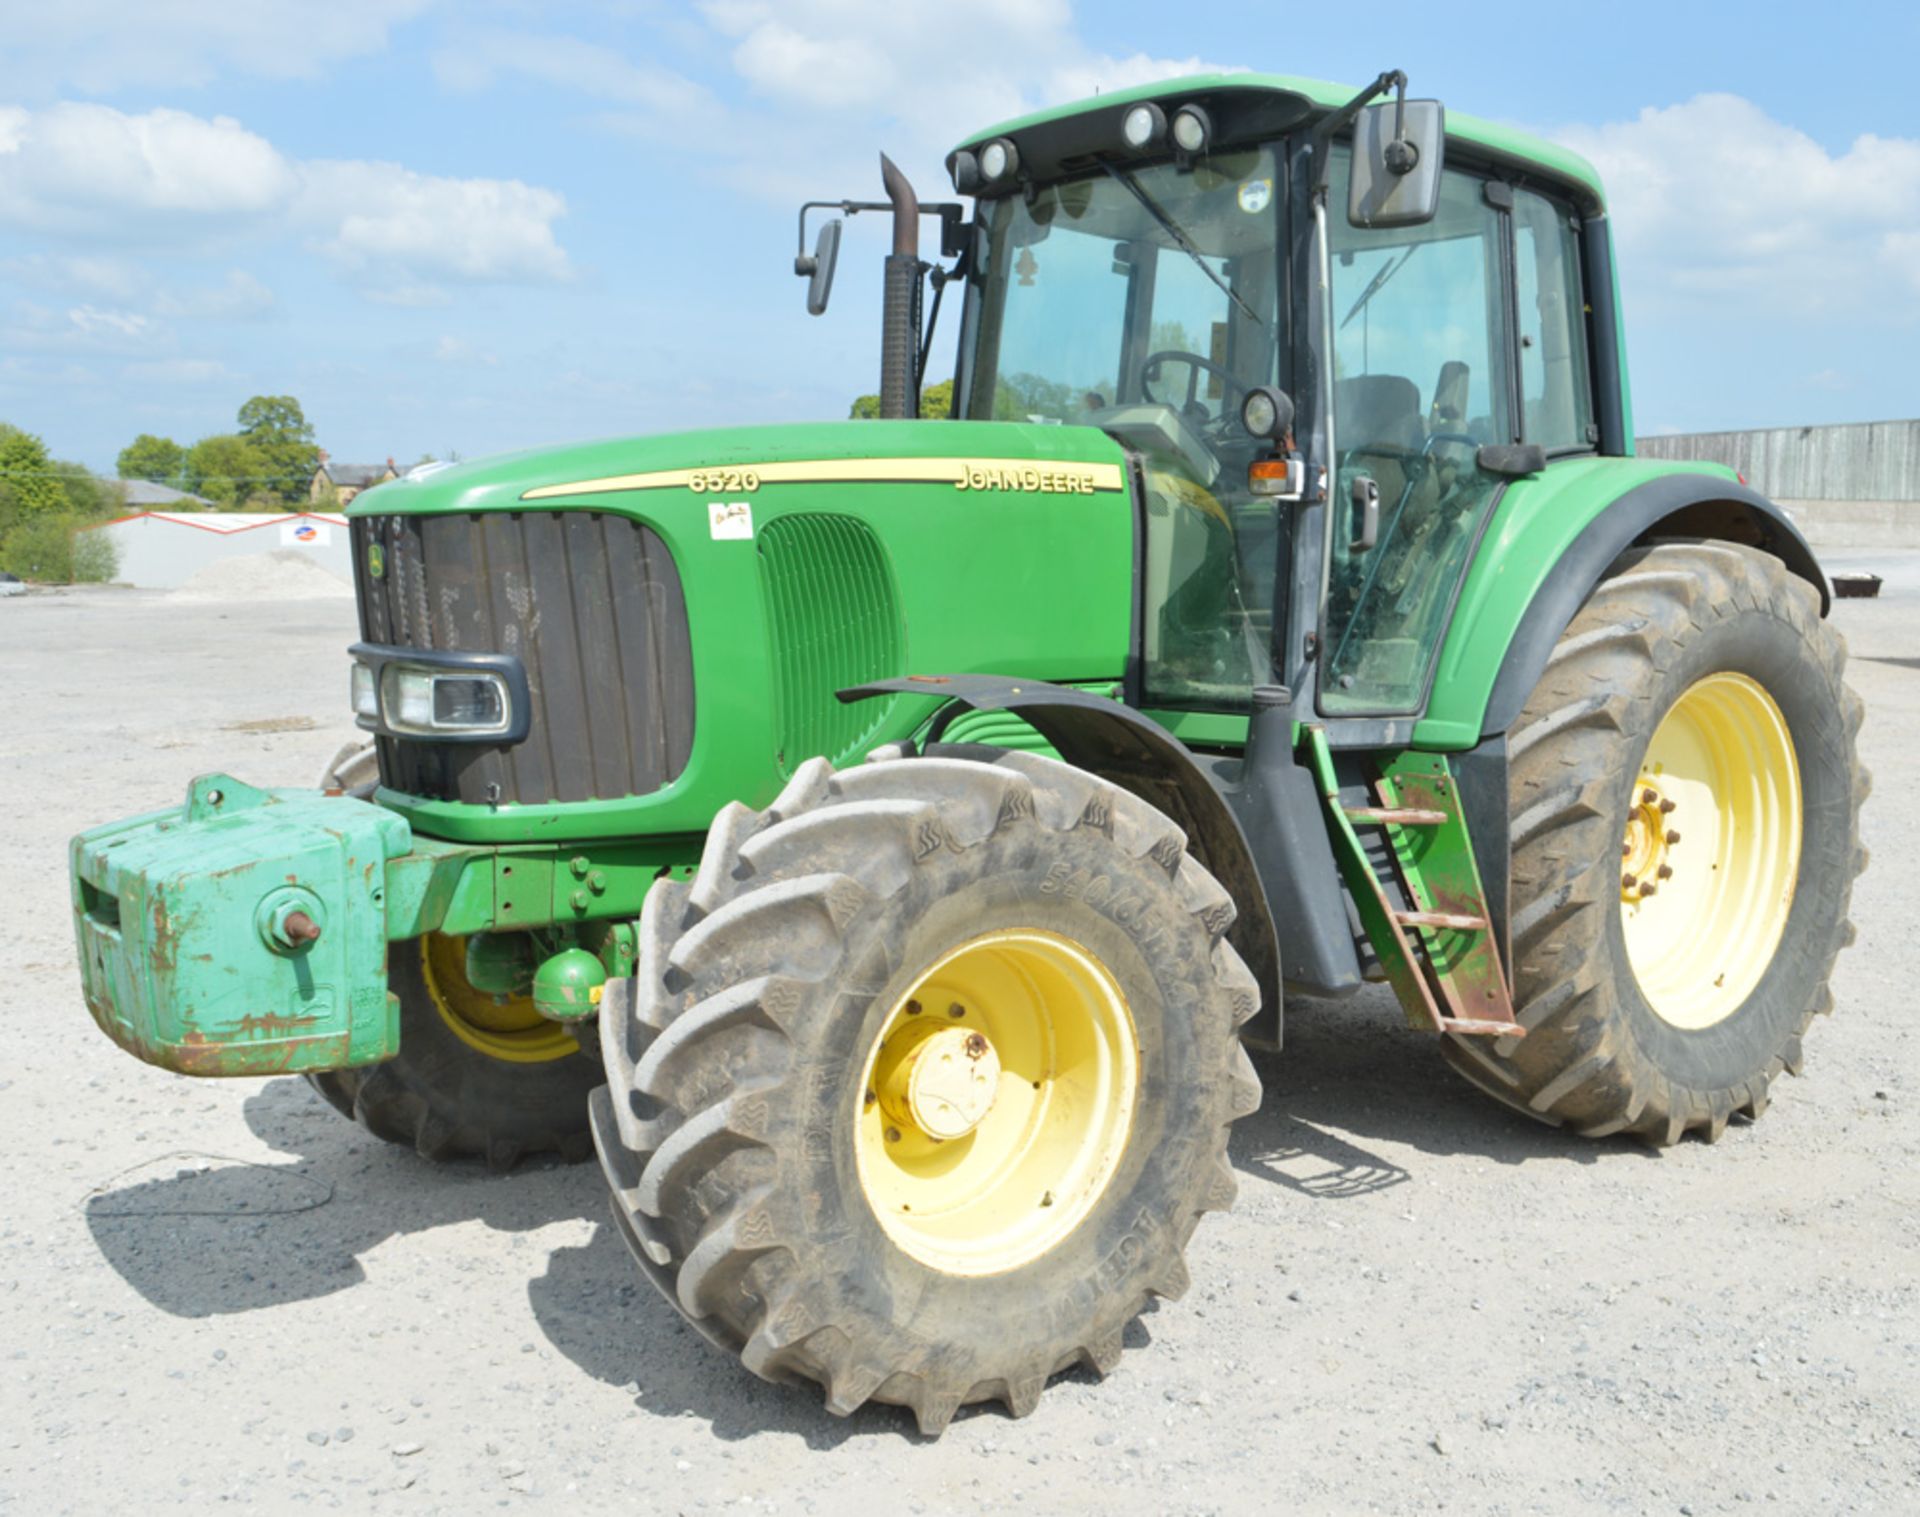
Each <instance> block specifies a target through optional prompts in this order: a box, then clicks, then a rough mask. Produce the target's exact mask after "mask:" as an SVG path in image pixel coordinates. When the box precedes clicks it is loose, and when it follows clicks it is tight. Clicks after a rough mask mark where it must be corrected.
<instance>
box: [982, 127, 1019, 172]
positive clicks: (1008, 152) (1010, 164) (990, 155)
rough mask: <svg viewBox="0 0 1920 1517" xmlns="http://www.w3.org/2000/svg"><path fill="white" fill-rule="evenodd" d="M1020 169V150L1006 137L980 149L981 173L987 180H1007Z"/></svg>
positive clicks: (999, 138) (995, 139) (998, 138)
mask: <svg viewBox="0 0 1920 1517" xmlns="http://www.w3.org/2000/svg"><path fill="white" fill-rule="evenodd" d="M1019 167H1020V150H1019V149H1018V148H1016V147H1015V146H1014V145H1013V144H1012V143H1011V142H1009V141H1008V140H1007V139H1006V138H1005V137H996V138H994V139H993V141H991V142H989V143H988V144H987V145H986V146H985V147H983V148H981V149H980V172H981V174H982V175H984V176H985V177H986V179H987V180H989V181H990V182H991V181H994V180H999V179H1005V178H1006V177H1007V176H1008V175H1009V174H1011V173H1013V172H1014V170H1016V169H1018V168H1019Z"/></svg>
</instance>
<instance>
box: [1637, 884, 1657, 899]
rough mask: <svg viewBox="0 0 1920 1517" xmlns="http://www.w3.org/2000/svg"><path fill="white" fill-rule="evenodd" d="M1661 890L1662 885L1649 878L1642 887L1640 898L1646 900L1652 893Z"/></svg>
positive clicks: (1655, 893) (1654, 893)
mask: <svg viewBox="0 0 1920 1517" xmlns="http://www.w3.org/2000/svg"><path fill="white" fill-rule="evenodd" d="M1659 891H1660V887H1659V886H1658V885H1656V884H1654V883H1653V881H1652V880H1648V881H1647V882H1646V883H1645V884H1644V885H1642V886H1641V887H1640V899H1641V900H1643V901H1644V900H1645V899H1646V898H1647V897H1648V896H1650V895H1657V894H1659Z"/></svg>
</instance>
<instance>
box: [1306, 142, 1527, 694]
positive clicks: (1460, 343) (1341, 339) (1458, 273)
mask: <svg viewBox="0 0 1920 1517" xmlns="http://www.w3.org/2000/svg"><path fill="white" fill-rule="evenodd" d="M1350 168H1351V155H1350V154H1349V153H1348V152H1347V151H1345V150H1340V151H1338V152H1337V153H1336V156H1335V160H1334V163H1333V194H1332V197H1331V204H1332V205H1333V206H1334V207H1335V208H1336V214H1334V215H1332V216H1330V217H1329V218H1328V235H1329V239H1330V253H1331V262H1332V274H1333V282H1332V303H1331V308H1330V320H1331V324H1332V326H1333V365H1334V380H1333V425H1334V447H1335V458H1336V463H1337V474H1336V479H1335V493H1334V497H1333V508H1332V510H1331V512H1330V513H1329V518H1330V521H1331V523H1332V525H1331V529H1330V530H1331V541H1330V544H1329V549H1328V579H1327V602H1326V607H1325V612H1324V622H1325V625H1324V646H1325V650H1326V651H1325V655H1324V661H1323V664H1322V671H1323V672H1322V679H1321V691H1320V703H1321V708H1322V709H1323V710H1325V711H1327V712H1329V713H1337V714H1341V715H1361V714H1369V713H1381V714H1398V713H1403V712H1411V711H1415V710H1417V709H1418V708H1419V706H1420V704H1421V702H1422V700H1423V699H1424V696H1425V693H1426V684H1427V676H1428V672H1429V670H1430V669H1431V668H1432V664H1433V659H1434V656H1435V654H1436V653H1437V652H1438V649H1439V639H1440V636H1441V634H1442V633H1443V632H1444V630H1445V625H1446V618H1447V612H1448V609H1449V607H1450V606H1451V605H1452V602H1453V595H1454V590H1455V587H1456V586H1457V585H1458V583H1459V580H1460V576H1461V574H1462V573H1463V572H1464V570H1465V567H1466V561H1467V555H1468V553H1469V551H1470V550H1471V547H1472V543H1473V539H1474V537H1475V535H1476V534H1477V532H1478V530H1479V527H1480V523H1481V522H1482V520H1483V519H1484V516H1485V512H1486V509H1487V507H1488V505H1489V504H1490V502H1491V501H1492V498H1493V494H1494V490H1495V488H1496V486H1497V484H1498V481H1497V480H1495V479H1494V478H1492V477H1491V476H1489V475H1487V474H1485V473H1483V472H1482V471H1481V470H1480V468H1479V466H1478V463H1477V461H1476V458H1475V455H1476V453H1477V451H1478V449H1479V448H1480V446H1481V445H1482V444H1484V443H1498V442H1510V441H1512V440H1513V437H1514V435H1515V432H1514V424H1515V419H1514V416H1513V414H1512V412H1513V373H1512V361H1511V356H1510V355H1511V353H1512V351H1513V338H1512V327H1511V316H1510V311H1511V305H1510V299H1509V294H1508V290H1507V281H1506V274H1505V270H1506V267H1507V259H1506V256H1505V255H1506V247H1507V221H1506V217H1505V215H1504V214H1503V213H1502V212H1501V211H1500V210H1499V209H1498V208H1496V207H1495V206H1493V205H1490V204H1489V203H1488V200H1487V197H1486V194H1485V186H1484V181H1483V180H1481V179H1480V178H1478V177H1477V176H1475V175H1473V174H1470V173H1467V172H1464V171H1462V170H1458V169H1449V170H1447V172H1446V175H1445V178H1444V181H1443V186H1442V190H1441V196H1440V209H1439V213H1438V214H1437V215H1436V216H1435V217H1434V219H1433V220H1432V221H1431V222H1429V223H1427V224H1425V225H1423V226H1418V227H1405V228H1396V229H1392V230H1374V229H1368V228H1362V227H1355V226H1352V225H1350V224H1349V223H1348V221H1347V218H1346V217H1345V216H1344V215H1341V214H1338V211H1337V208H1342V207H1344V206H1345V205H1346V181H1347V176H1348V173H1349V171H1350ZM1357 489H1358V490H1360V491H1362V492H1363V497H1364V495H1366V494H1370V495H1372V496H1373V497H1375V498H1376V499H1377V517H1376V520H1377V528H1376V532H1375V537H1374V541H1373V542H1372V543H1371V544H1366V543H1365V542H1364V535H1365V534H1364V531H1363V530H1362V529H1361V522H1362V521H1363V520H1364V517H1363V513H1362V512H1360V511H1359V510H1358V509H1356V508H1355V507H1354V505H1353V504H1352V503H1353V502H1355V501H1356V494H1355V492H1356V490H1357ZM1363 497H1362V498H1363Z"/></svg>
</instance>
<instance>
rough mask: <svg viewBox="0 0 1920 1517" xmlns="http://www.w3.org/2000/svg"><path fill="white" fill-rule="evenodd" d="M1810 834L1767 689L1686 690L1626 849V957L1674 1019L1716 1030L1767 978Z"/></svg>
mask: <svg viewBox="0 0 1920 1517" xmlns="http://www.w3.org/2000/svg"><path fill="white" fill-rule="evenodd" d="M1802 826H1803V823H1802V817H1801V791H1800V771H1799V764H1798V761H1797V759H1796V758H1795V755H1794V748H1793V735H1792V733H1791V731H1790V730H1789V729H1788V727H1787V722H1786V718H1785V717H1784V716H1783V715H1782V714H1781V711H1780V707H1779V705H1778V703H1777V702H1776V701H1775V700H1774V699H1773V697H1772V696H1771V695H1770V694H1768V693H1767V690H1766V688H1765V687H1764V686H1762V685H1761V684H1760V683H1759V681H1757V680H1755V679H1753V678H1751V677H1750V676H1748V675H1745V674H1737V673H1734V672H1732V671H1723V672H1721V673H1717V674H1710V675H1708V676H1706V677H1705V678H1704V679H1701V680H1699V681H1697V682H1696V683H1694V684H1693V685H1691V686H1690V687H1688V688H1687V689H1686V690H1684V691H1683V692H1681V695H1680V697H1679V699H1678V700H1676V701H1675V702H1674V703H1673V705H1672V707H1671V708H1670V709H1669V710H1668V711H1667V714H1666V715H1665V716H1664V717H1662V718H1661V721H1660V724H1659V726H1658V727H1657V728H1656V729H1655V730H1654V733H1653V736H1652V738H1651V739H1650V740H1649V741H1648V744H1647V751H1646V755H1645V757H1644V759H1643V761H1642V763H1641V767H1640V773H1639V774H1638V775H1636V776H1635V778H1634V781H1633V791H1632V794H1631V795H1630V797H1629V798H1628V803H1627V816H1626V828H1625V833H1624V837H1623V840H1622V843H1621V875H1620V912H1621V926H1622V930H1623V933H1624V936H1625V939H1626V948H1627V958H1628V961H1629V963H1631V965H1632V966H1633V973H1634V978H1635V979H1636V980H1637V981H1638V982H1639V985H1640V991H1641V994H1642V995H1643V996H1644V997H1645V998H1646V1002H1647V1005H1648V1006H1649V1007H1650V1008H1651V1009H1652V1011H1653V1012H1654V1014H1655V1015H1656V1016H1658V1017H1659V1018H1660V1019H1661V1020H1662V1021H1664V1022H1667V1023H1669V1024H1670V1025H1672V1026H1674V1027H1678V1028H1681V1029H1682V1030H1684V1031H1689V1032H1696V1031H1699V1030H1701V1029H1703V1028H1707V1027H1711V1026H1713V1025H1715V1024H1716V1023H1718V1022H1721V1021H1724V1020H1725V1019H1726V1018H1727V1017H1729V1016H1731V1015H1733V1013H1734V1012H1735V1011H1736V1010H1738V1009H1739V1007H1740V1006H1741V1004H1742V1003H1743V1002H1744V1001H1745V1000H1746V998H1747V997H1748V996H1749V995H1750V994H1752V992H1753V990H1754V987H1755V986H1757V985H1758V984H1759V983H1760V981H1761V979H1762V977H1763V976H1764V975H1765V974H1766V972H1767V969H1768V966H1769V965H1770V964H1771V962H1772V959H1773V955H1774V951H1775V950H1776V949H1777V948H1778V947H1779V945H1780V939H1781V935H1782V934H1783V933H1784V931H1785V929H1786V923H1787V915H1788V912H1789V911H1790V910H1791V908H1792V905H1793V897H1794V888H1795V885H1796V883H1797V881H1798V878H1799V870H1800V846H1801V833H1802Z"/></svg>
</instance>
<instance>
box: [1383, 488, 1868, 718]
mask: <svg viewBox="0 0 1920 1517" xmlns="http://www.w3.org/2000/svg"><path fill="white" fill-rule="evenodd" d="M1667 537H1709V538H1720V539H1723V540H1725V541H1728V542H1736V543H1744V544H1746V545H1748V546H1750V547H1755V548H1759V549H1761V550H1762V551H1764V552H1767V553H1771V554H1773V555H1774V556H1775V557H1777V558H1779V559H1780V560H1781V561H1782V562H1783V563H1784V564H1785V565H1786V566H1787V568H1788V569H1790V570H1791V571H1792V572H1793V573H1794V574H1796V575H1798V576H1800V577H1801V578H1803V579H1805V580H1806V581H1807V582H1808V583H1809V584H1810V585H1812V586H1813V587H1814V589H1815V590H1816V591H1817V592H1818V593H1819V596H1820V600H1821V608H1822V611H1823V613H1824V611H1825V609H1826V608H1827V606H1828V605H1829V604H1830V602H1831V591H1830V589H1829V588H1828V585H1827V581H1826V576H1825V575H1824V574H1823V573H1822V572H1821V570H1820V565H1819V563H1818V561H1817V560H1816V559H1815V557H1814V554H1813V550H1812V549H1811V548H1809V547H1808V546H1807V541H1806V539H1805V538H1804V537H1802V536H1801V535H1800V530H1799V528H1797V527H1795V526H1794V524H1793V522H1792V520H1791V519H1790V518H1789V517H1788V516H1787V514H1786V512H1784V511H1783V510H1781V509H1780V507H1778V506H1777V505H1775V504H1774V503H1773V502H1772V501H1770V500H1768V499H1767V498H1766V497H1765V496H1763V495H1761V494H1760V493H1759V492H1758V491H1755V490H1752V489H1749V488H1748V487H1747V486H1745V485H1743V484H1740V483H1738V482H1737V481H1736V480H1735V479H1733V478H1732V476H1731V475H1729V474H1727V473H1725V472H1724V471H1719V470H1714V469H1712V468H1711V467H1710V466H1706V465H1689V464H1674V463H1669V462H1666V461H1665V460H1656V459H1635V458H1591V457H1589V458H1578V459H1563V460H1561V461H1559V462H1556V463H1554V464H1552V465H1551V466H1549V468H1548V469H1547V471H1546V472H1545V473H1544V474H1542V475H1538V476H1536V477H1533V478H1530V479H1526V480H1516V481H1515V482H1514V483H1513V484H1512V485H1510V486H1509V487H1508V489H1507V490H1506V492H1505V493H1504V495H1503V496H1502V498H1501V502H1500V506H1499V508H1498V511H1497V513H1496V515H1495V518H1494V520H1493V521H1492V522H1491V523H1490V524H1489V528H1488V531H1487V533H1486V535H1485V537H1484V538H1483V539H1482V541H1481V544H1480V547H1479V549H1478V550H1477V552H1476V554H1475V558H1474V562H1473V564H1472V565H1471V567H1470V568H1469V570H1468V575H1467V582H1466V584H1465V585H1464V586H1463V587H1462V590H1461V594H1460V597H1459V600H1458V603H1457V605H1456V607H1455V611H1454V615H1453V620H1452V622H1451V624H1450V625H1449V626H1448V628H1447V633H1446V640H1445V642H1444V643H1443V645H1442V646H1441V649H1440V657H1439V660H1438V662H1437V664H1436V666H1435V673H1434V680H1433V686H1432V694H1431V697H1430V700H1429V702H1428V706H1427V710H1426V712H1425V714H1424V715H1423V716H1421V718H1420V719H1419V720H1418V721H1417V722H1416V723H1415V725H1414V730H1413V746H1415V747H1416V748H1426V749H1435V750H1441V751H1448V752H1460V751H1463V750H1466V749H1470V748H1475V747H1478V746H1479V745H1480V743H1481V742H1482V741H1483V740H1484V739H1486V738H1489V737H1494V736H1498V735H1499V734H1502V733H1504V732H1506V731H1507V730H1508V729H1509V728H1510V727H1512V725H1513V723H1514V722H1515V720H1517V719H1518V717H1519V715H1520V709H1521V707H1522V706H1523V705H1524V704H1525V703H1526V699H1527V696H1528V695H1529V694H1531V693H1532V690H1533V687H1534V685H1535V684H1537V683H1538V682H1539V679H1540V676H1541V674H1542V673H1543V672H1544V671H1545V669H1546V666H1547V659H1548V657H1549V656H1550V655H1551V654H1552V652H1553V646H1554V644H1555V642H1557V641H1558V640H1559V637H1560V634H1561V633H1562V632H1564V631H1565V630H1566V629H1567V625H1568V623H1570V622H1571V621H1572V620H1573V618H1574V617H1575V616H1576V615H1577V614H1578V613H1579V610H1580V608H1581V606H1583V605H1585V604H1586V601H1587V597H1588V596H1589V595H1591V594H1592V593H1593V588H1594V586H1595V585H1597V584H1599V583H1600V581H1601V580H1602V579H1603V578H1604V577H1605V576H1606V573H1607V570H1608V569H1609V568H1610V567H1611V566H1612V565H1613V563H1614V561H1615V560H1616V559H1618V558H1619V557H1620V555H1621V554H1622V553H1624V552H1626V551H1627V550H1628V549H1629V548H1632V547H1634V546H1636V545H1639V544H1644V543H1649V542H1653V541H1655V540H1657V539H1660V538H1667Z"/></svg>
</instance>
